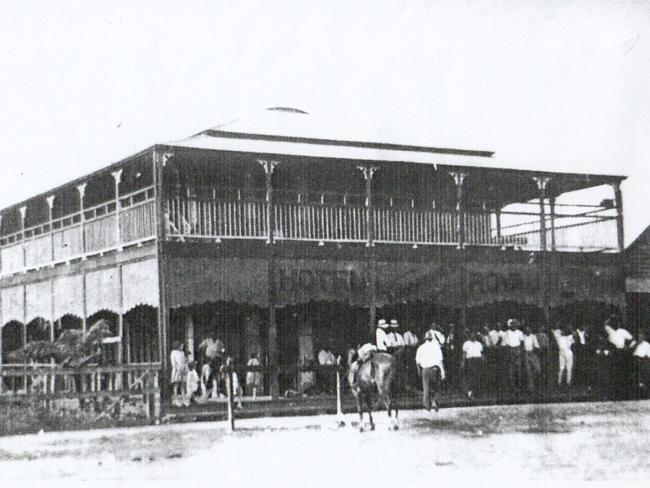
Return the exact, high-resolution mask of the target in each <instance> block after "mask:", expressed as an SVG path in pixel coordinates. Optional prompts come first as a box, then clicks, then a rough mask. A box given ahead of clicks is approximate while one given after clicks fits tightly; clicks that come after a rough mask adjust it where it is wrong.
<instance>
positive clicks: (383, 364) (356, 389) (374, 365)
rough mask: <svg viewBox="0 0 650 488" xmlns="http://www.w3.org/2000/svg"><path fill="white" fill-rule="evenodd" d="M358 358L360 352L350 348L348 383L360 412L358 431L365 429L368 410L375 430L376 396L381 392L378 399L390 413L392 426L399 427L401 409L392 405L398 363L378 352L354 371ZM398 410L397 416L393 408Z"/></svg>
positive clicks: (385, 354) (389, 356) (391, 357)
mask: <svg viewBox="0 0 650 488" xmlns="http://www.w3.org/2000/svg"><path fill="white" fill-rule="evenodd" d="M356 359H357V351H356V350H354V349H350V350H349V351H348V383H349V384H350V389H351V390H352V394H353V395H354V398H355V400H356V401H357V410H358V411H359V419H360V422H361V424H360V426H359V430H360V431H362V432H363V412H364V411H366V412H368V418H369V419H370V429H371V430H375V424H374V422H373V420H372V407H373V401H372V400H373V395H374V394H375V392H376V393H377V395H378V398H377V400H378V401H379V402H382V403H383V404H384V407H385V408H386V411H387V412H388V418H389V419H390V421H391V423H390V426H389V428H392V429H394V430H397V428H398V426H397V415H398V409H397V407H394V406H393V402H392V396H393V390H394V388H395V384H396V380H397V363H396V361H395V358H394V357H393V356H391V355H390V354H388V353H385V352H375V353H374V354H373V355H372V356H371V357H370V358H369V359H368V360H367V361H364V362H363V363H362V364H361V366H360V367H359V369H358V370H357V371H356V378H355V377H354V375H355V373H354V370H353V368H352V365H353V363H354V362H355V361H356ZM393 410H395V418H394V419H393V417H392V411H393Z"/></svg>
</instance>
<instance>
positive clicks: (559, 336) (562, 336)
mask: <svg viewBox="0 0 650 488" xmlns="http://www.w3.org/2000/svg"><path fill="white" fill-rule="evenodd" d="M555 340H556V341H557V347H558V354H559V355H558V359H559V362H558V367H559V369H558V373H557V384H558V386H559V387H561V386H562V380H563V379H564V378H565V377H566V383H565V384H566V386H567V387H569V386H571V382H572V380H573V351H572V350H571V347H572V346H573V343H574V339H573V334H572V333H571V328H570V327H564V328H562V329H556V330H555Z"/></svg>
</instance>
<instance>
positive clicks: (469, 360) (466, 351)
mask: <svg viewBox="0 0 650 488" xmlns="http://www.w3.org/2000/svg"><path fill="white" fill-rule="evenodd" d="M465 337H468V338H469V339H468V340H466V341H465V342H464V343H463V371H464V373H465V392H466V394H467V398H469V399H470V400H471V399H472V398H474V396H475V394H476V393H478V392H479V388H480V386H481V371H482V369H483V344H482V343H481V338H482V336H481V333H480V332H476V333H475V334H474V337H472V334H471V333H470V331H469V330H466V331H465Z"/></svg>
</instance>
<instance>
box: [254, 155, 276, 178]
mask: <svg viewBox="0 0 650 488" xmlns="http://www.w3.org/2000/svg"><path fill="white" fill-rule="evenodd" d="M257 162H258V163H260V165H262V168H264V173H266V174H267V175H272V174H273V170H274V169H275V167H276V166H277V165H278V164H280V161H267V160H266V159H258V160H257Z"/></svg>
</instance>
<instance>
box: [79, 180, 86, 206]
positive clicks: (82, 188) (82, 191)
mask: <svg viewBox="0 0 650 488" xmlns="http://www.w3.org/2000/svg"><path fill="white" fill-rule="evenodd" d="M77 191H78V192H79V198H80V200H81V201H82V202H83V201H84V196H85V195H86V183H82V184H81V185H77Z"/></svg>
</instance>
